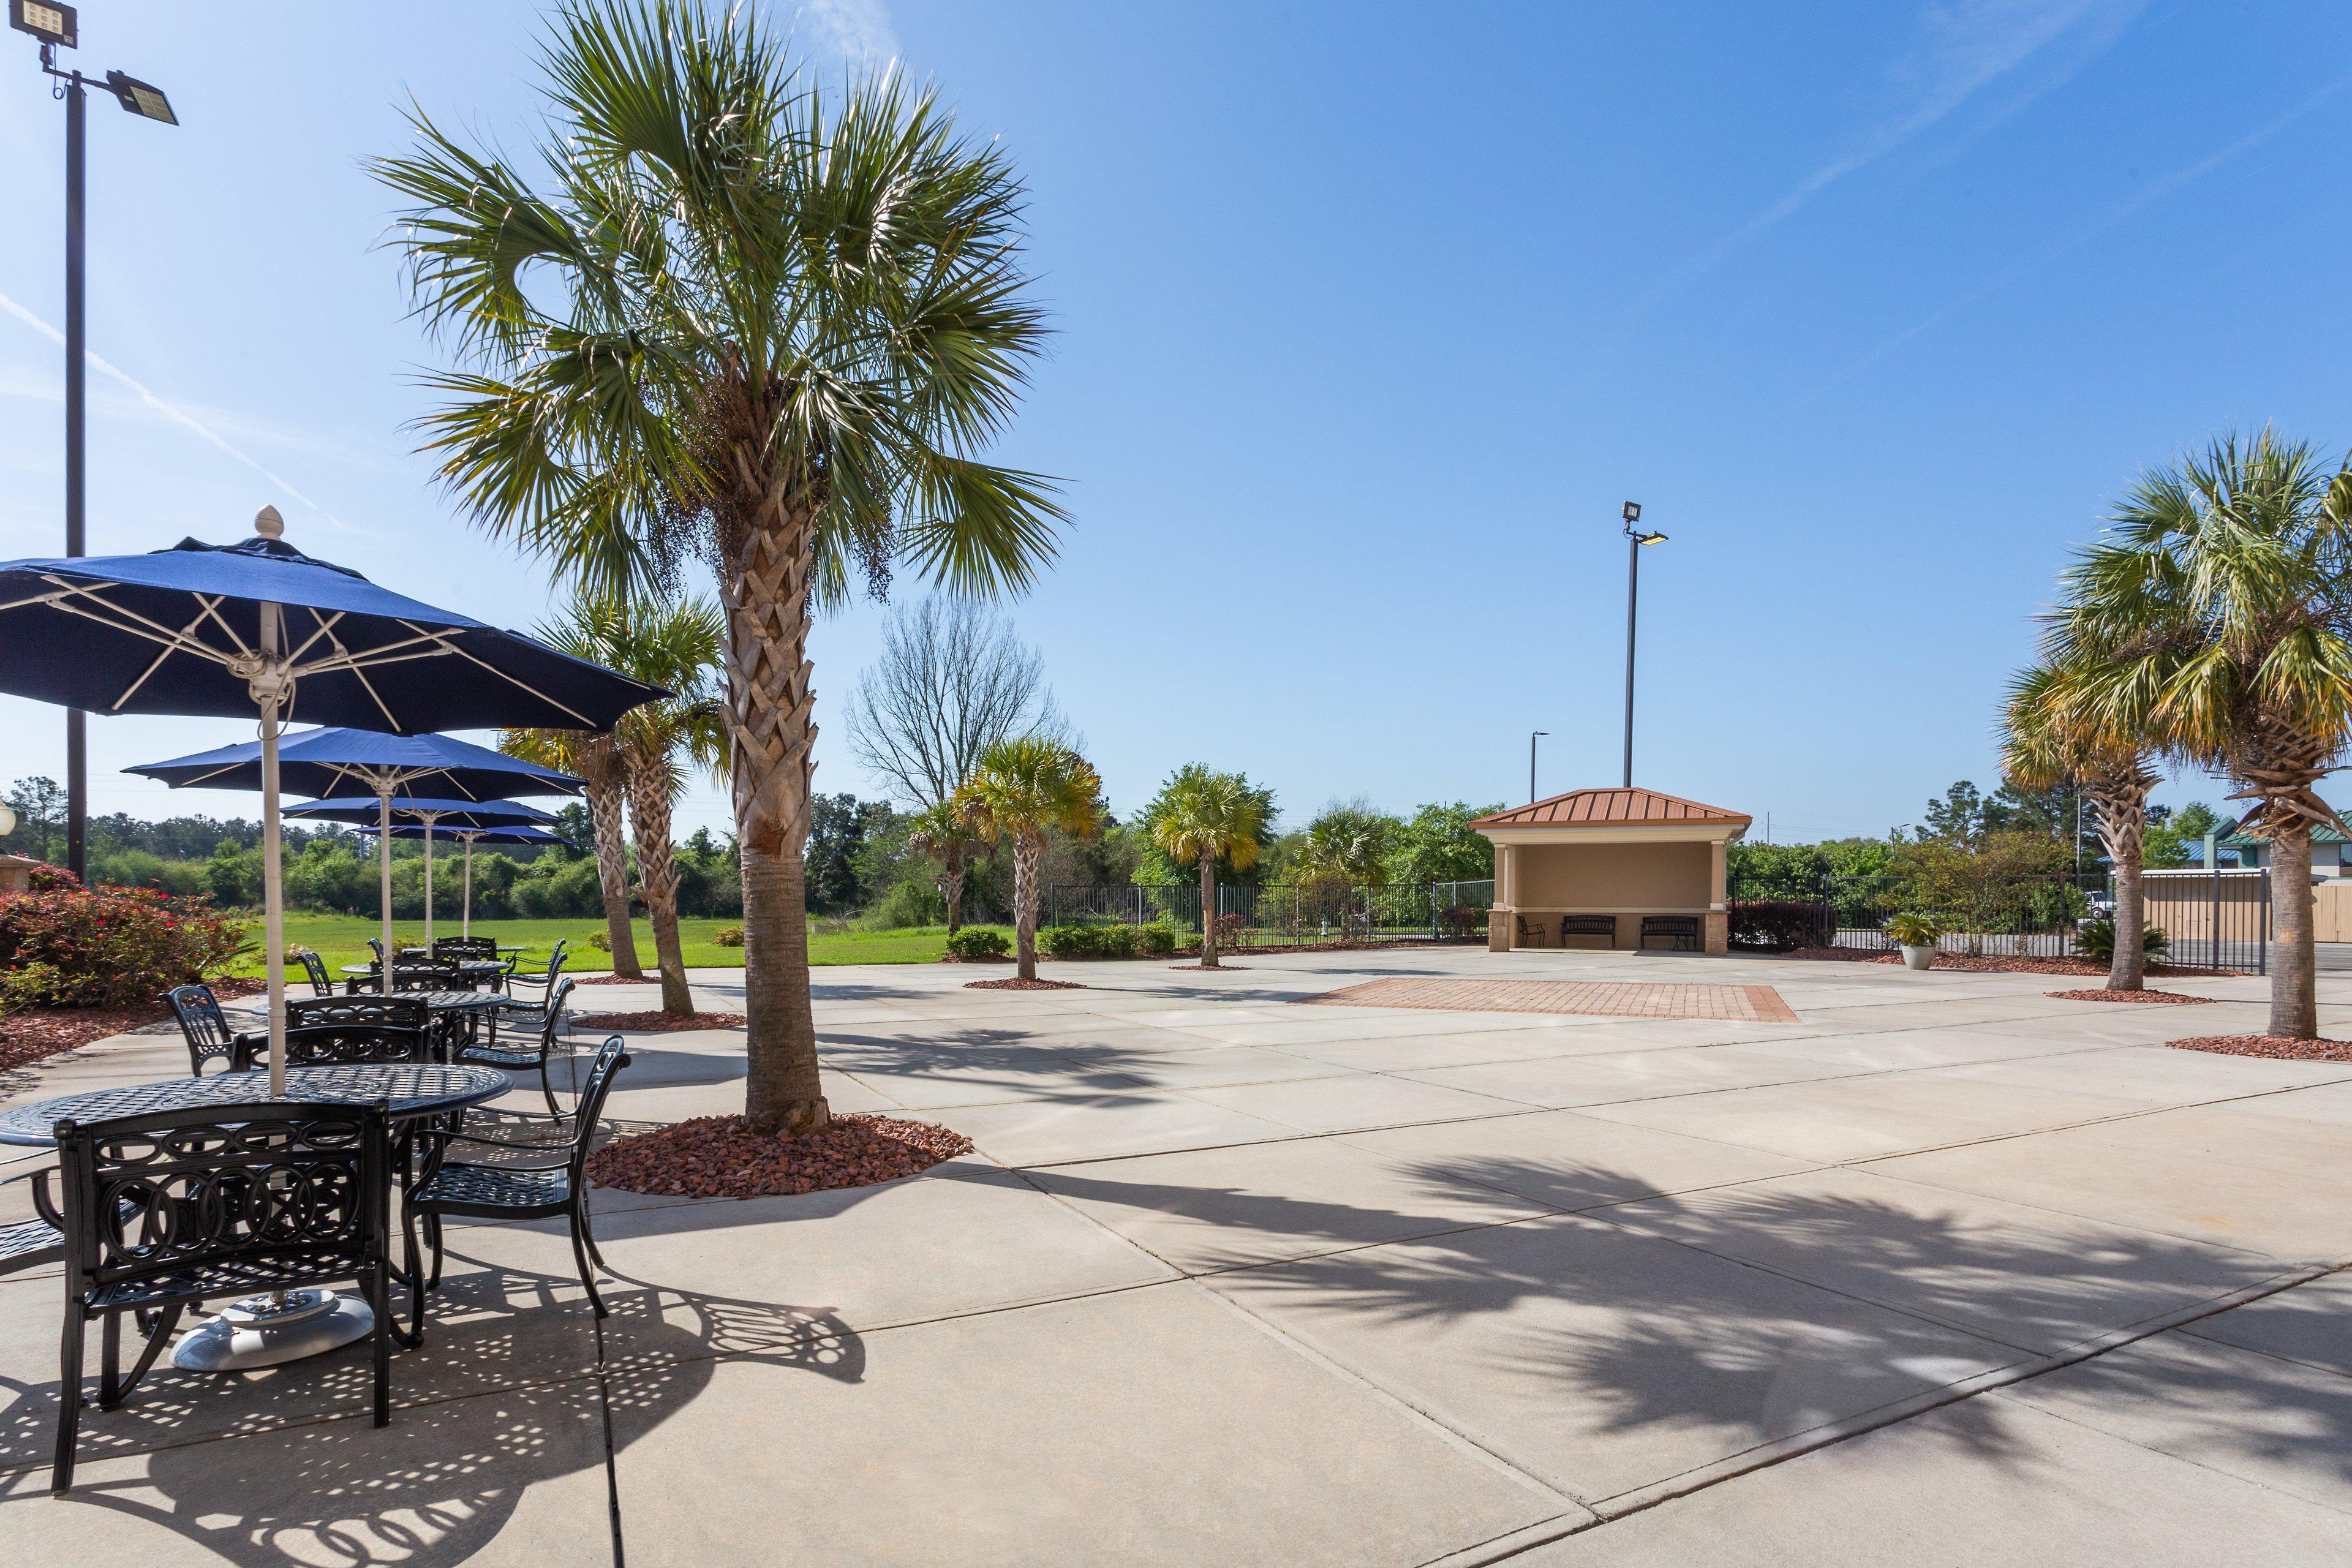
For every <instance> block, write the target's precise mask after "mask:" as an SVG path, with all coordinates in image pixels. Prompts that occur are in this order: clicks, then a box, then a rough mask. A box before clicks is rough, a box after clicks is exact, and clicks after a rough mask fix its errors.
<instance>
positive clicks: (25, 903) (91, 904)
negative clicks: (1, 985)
mask: <svg viewBox="0 0 2352 1568" xmlns="http://www.w3.org/2000/svg"><path fill="white" fill-rule="evenodd" d="M245 945H246V942H245V928H244V927H242V926H239V925H236V924H234V923H232V922H231V921H228V920H226V919H225V918H223V916H222V915H221V913H220V911H219V910H215V909H214V908H213V907H212V900H210V899H207V898H204V897H201V896H199V897H196V898H191V899H173V898H167V897H165V896H164V895H163V894H162V893H157V892H152V891H148V890H145V889H118V888H106V889H100V890H99V891H97V892H81V891H78V890H60V891H57V892H48V893H24V894H20V895H18V896H17V897H15V898H12V899H7V900H0V975H4V976H5V984H6V992H7V1005H10V1006H12V1007H124V1006H129V1005H131V1004H132V1003H136V1002H147V1001H152V1000H153V999H154V996H155V994H156V993H157V992H159V991H163V990H165V989H167V988H168V987H171V986H173V985H181V984H186V983H187V982H189V981H193V980H201V979H203V978H204V977H205V975H206V974H208V973H216V972H217V971H218V970H219V969H220V967H221V966H222V965H223V964H225V963H227V962H228V961H229V960H230V959H232V958H234V957H236V954H237V953H238V952H240V951H242V950H243V949H244V947H245Z"/></svg>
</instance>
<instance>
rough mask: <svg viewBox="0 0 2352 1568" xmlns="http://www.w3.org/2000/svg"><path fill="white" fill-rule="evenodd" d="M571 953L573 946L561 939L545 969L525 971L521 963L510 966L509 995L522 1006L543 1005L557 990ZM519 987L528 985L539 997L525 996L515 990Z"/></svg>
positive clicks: (548, 957) (556, 944)
mask: <svg viewBox="0 0 2352 1568" xmlns="http://www.w3.org/2000/svg"><path fill="white" fill-rule="evenodd" d="M570 951H571V944H570V943H569V942H565V941H563V940H562V938H560V937H559V938H558V939H557V940H556V943H555V951H554V952H551V953H549V954H548V955H547V967H546V968H545V969H525V968H523V967H522V966H521V965H520V963H517V964H511V965H509V967H508V969H507V984H506V992H507V994H508V995H509V996H511V997H513V998H514V1000H515V1002H516V1003H517V1004H518V1005H522V1006H528V1007H538V1006H541V1005H544V1004H545V1002H546V1000H547V995H548V994H549V993H550V992H551V991H553V990H554V989H555V983H556V981H557V980H558V979H559V978H561V977H562V973H563V965H564V962H565V957H566V955H567V954H568V953H569V952H570ZM518 985H527V986H529V987H530V988H531V989H532V990H534V991H536V992H537V993H538V995H537V996H536V997H535V998H534V997H532V996H528V995H524V994H520V993H519V992H517V991H516V990H515V987H516V986H518Z"/></svg>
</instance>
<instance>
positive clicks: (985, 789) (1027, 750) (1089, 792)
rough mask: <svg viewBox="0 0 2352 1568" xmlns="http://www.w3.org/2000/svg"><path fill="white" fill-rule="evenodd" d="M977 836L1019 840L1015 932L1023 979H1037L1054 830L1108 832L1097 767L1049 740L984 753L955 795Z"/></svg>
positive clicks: (1014, 741) (1021, 741)
mask: <svg viewBox="0 0 2352 1568" xmlns="http://www.w3.org/2000/svg"><path fill="white" fill-rule="evenodd" d="M956 799H957V801H958V803H959V804H960V805H961V806H962V808H963V810H964V814H965V819H966V820H967V821H969V822H970V823H971V826H972V830H973V831H974V832H976V833H977V834H979V835H980V836H981V837H983V838H987V839H998V838H1010V839H1011V840H1013V942H1014V950H1015V952H1017V953H1018V955H1019V958H1020V971H1019V973H1020V975H1021V978H1022V979H1024V980H1034V979H1036V978H1037V866H1038V862H1039V861H1040V860H1041V859H1042V858H1044V856H1045V834H1046V832H1047V830H1049V829H1052V828H1059V829H1060V830H1061V831H1063V832H1064V833H1067V834H1072V835H1074V836H1076V837H1085V836H1087V834H1090V833H1092V832H1094V831H1095V829H1096V828H1097V827H1099V826H1101V825H1102V779H1101V777H1100V776H1099V775H1098V774H1097V773H1096V772H1095V770H1094V764H1093V763H1089V762H1087V760H1086V759H1085V758H1084V757H1082V756H1080V755H1078V753H1077V752H1074V751H1072V750H1071V749H1070V748H1069V747H1067V746H1066V745H1064V744H1063V743H1062V742H1059V741H1055V740H1050V739H1048V738H1046V737H1045V736H1043V735H1022V736H1017V737H1009V738H1007V739H1005V740H1002V741H999V742H996V744H994V745H992V746H991V747H989V748H988V750H986V751H984V752H982V753H981V754H980V763H979V764H978V765H977V766H975V767H974V768H973V769H972V771H971V777H970V778H968V779H966V780H965V781H964V784H963V788H962V789H961V790H959V791H958V792H957V795H956Z"/></svg>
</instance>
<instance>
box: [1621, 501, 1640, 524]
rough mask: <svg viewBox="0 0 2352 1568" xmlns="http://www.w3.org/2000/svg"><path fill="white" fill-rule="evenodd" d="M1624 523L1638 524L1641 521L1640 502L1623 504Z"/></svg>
mask: <svg viewBox="0 0 2352 1568" xmlns="http://www.w3.org/2000/svg"><path fill="white" fill-rule="evenodd" d="M1625 521H1627V522H1639V521H1642V503H1641V502H1640V501H1637V500H1629V501H1627V502H1626V503H1625Z"/></svg>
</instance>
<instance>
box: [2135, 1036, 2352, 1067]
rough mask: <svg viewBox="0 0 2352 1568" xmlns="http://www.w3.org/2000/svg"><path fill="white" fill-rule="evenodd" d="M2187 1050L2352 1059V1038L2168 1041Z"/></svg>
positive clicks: (2315, 1059)
mask: <svg viewBox="0 0 2352 1568" xmlns="http://www.w3.org/2000/svg"><path fill="white" fill-rule="evenodd" d="M2164 1043H2165V1044H2166V1045H2168V1046H2170V1047H2174V1048H2175V1049H2177V1050H2183V1051H2218V1052H2220V1053H2221V1055H2223V1056H2225V1057H2269V1058H2273V1060H2277V1061H2289V1062H2352V1040H2298V1039H2296V1038H2294V1037H2293V1036H2290V1035H2197V1036H2193V1037H2190V1038H2189V1039H2186V1040H2167V1041H2165V1042H2164Z"/></svg>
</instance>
